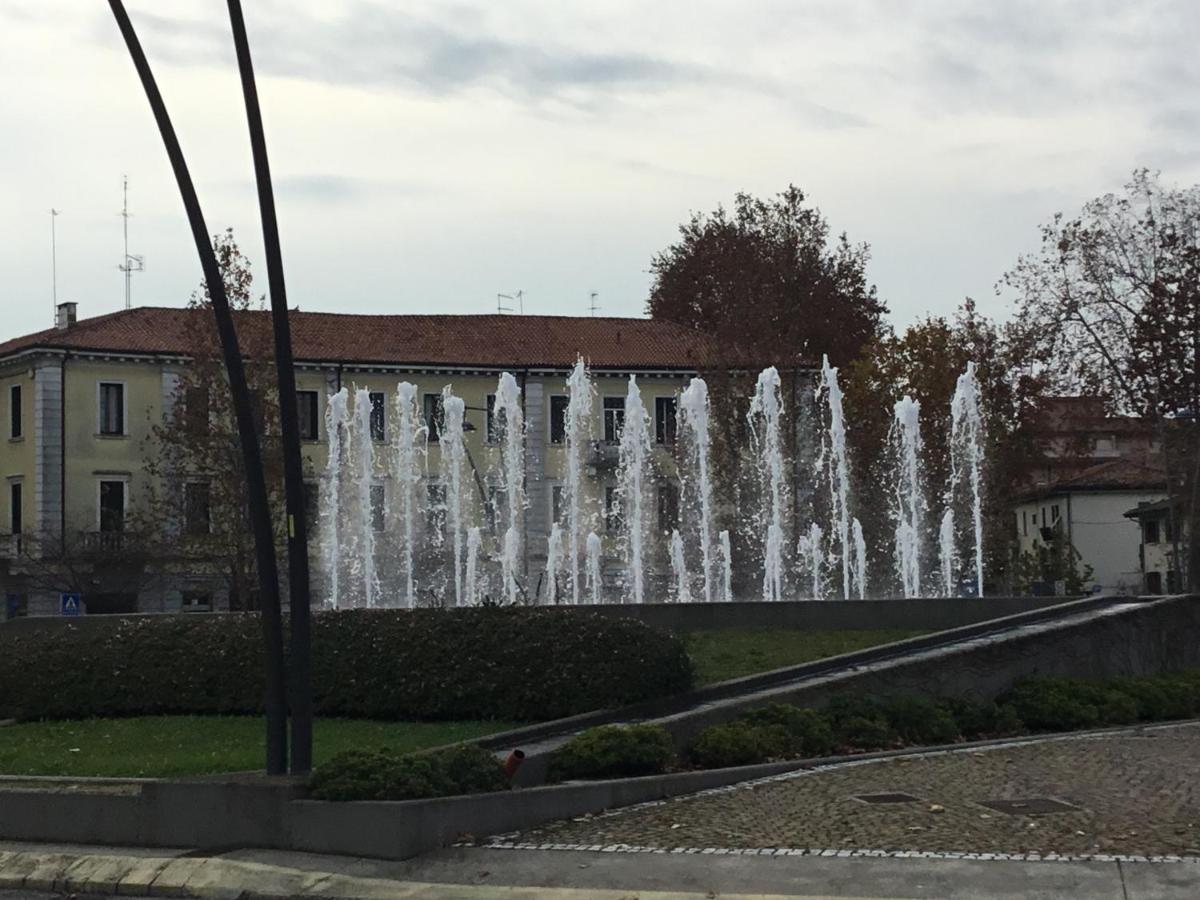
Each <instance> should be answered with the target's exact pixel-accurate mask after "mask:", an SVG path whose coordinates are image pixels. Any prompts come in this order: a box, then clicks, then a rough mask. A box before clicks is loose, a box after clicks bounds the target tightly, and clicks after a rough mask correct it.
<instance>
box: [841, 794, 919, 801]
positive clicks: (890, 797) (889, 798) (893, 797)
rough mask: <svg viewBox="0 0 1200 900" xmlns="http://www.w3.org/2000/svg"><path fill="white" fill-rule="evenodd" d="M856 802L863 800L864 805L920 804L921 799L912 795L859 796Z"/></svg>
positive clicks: (856, 797) (856, 796)
mask: <svg viewBox="0 0 1200 900" xmlns="http://www.w3.org/2000/svg"><path fill="white" fill-rule="evenodd" d="M854 799H855V800H861V801H862V802H863V803H920V802H921V801H920V799H919V798H917V797H914V796H913V795H912V794H900V793H891V794H857V795H855V797H854Z"/></svg>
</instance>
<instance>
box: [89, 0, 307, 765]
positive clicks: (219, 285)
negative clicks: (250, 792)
mask: <svg viewBox="0 0 1200 900" xmlns="http://www.w3.org/2000/svg"><path fill="white" fill-rule="evenodd" d="M108 5H109V6H110V7H111V8H112V12H113V17H114V18H115V19H116V20H117V27H118V28H120V29H121V36H122V37H123V38H124V39H125V46H126V47H128V48H129V55H130V57H132V59H133V65H134V67H135V68H136V69H137V73H138V77H139V78H140V79H141V82H142V88H143V89H144V90H145V92H146V99H147V100H148V101H149V102H150V108H151V110H153V112H154V120H155V122H157V123H158V131H159V133H160V134H161V135H162V140H163V145H164V147H165V148H166V151H167V156H168V158H169V159H170V160H171V169H172V170H173V171H174V173H175V181H176V183H177V184H178V185H179V194H180V197H181V199H182V200H183V207H184V209H185V210H186V211H187V217H188V224H189V225H190V226H191V229H192V239H193V240H194V241H195V243H196V253H197V254H198V255H199V257H200V267H201V269H203V271H204V281H205V283H206V285H207V286H208V293H209V297H210V298H211V299H212V307H213V315H214V316H215V317H216V320H217V334H218V335H219V337H220V339H221V350H222V352H223V354H224V356H225V371H226V373H227V374H228V376H229V390H230V393H231V394H232V399H233V410H234V416H235V417H236V419H237V428H238V437H239V438H240V443H241V445H242V460H243V462H244V464H245V467H246V492H247V498H246V499H247V505H248V506H249V508H250V525H251V529H252V530H253V533H254V549H255V559H256V562H257V565H258V583H259V591H260V594H261V601H262V623H263V639H264V644H265V650H266V653H265V658H266V695H265V697H264V706H265V709H266V719H267V773H268V774H271V775H282V774H284V773H286V772H287V703H286V693H285V690H284V676H283V627H282V622H281V616H280V609H279V573H278V571H277V570H276V567H275V541H274V533H273V529H272V527H271V510H270V505H269V502H268V499H267V486H266V480H265V478H264V476H263V467H262V451H261V450H260V448H259V443H258V432H257V431H256V430H255V423H254V413H253V411H252V409H251V406H250V392H249V389H248V388H247V386H246V370H245V367H244V366H243V364H242V354H241V350H240V348H239V346H238V338H237V330H236V328H235V327H234V324H233V314H232V313H231V312H230V310H229V300H228V298H227V297H226V296H225V283H224V281H223V280H222V279H221V269H220V267H219V266H218V265H217V258H216V255H215V254H214V253H213V248H212V243H211V241H210V238H209V234H208V226H207V225H206V224H205V222H204V214H203V213H202V212H201V209H200V201H199V199H198V198H197V197H196V188H195V186H194V185H193V184H192V176H191V174H190V173H189V172H188V168H187V163H186V161H185V160H184V158H183V150H182V149H181V148H180V146H179V138H178V137H176V135H175V129H174V127H173V126H172V125H171V118H170V116H169V115H168V114H167V107H166V104H164V103H163V99H162V94H161V93H159V90H158V85H157V84H156V83H155V81H154V73H153V72H151V71H150V64H149V63H148V62H147V61H146V54H145V53H144V52H143V51H142V45H141V43H140V42H139V41H138V38H137V33H136V32H135V31H134V30H133V24H132V23H131V22H130V21H129V15H128V13H126V12H125V6H124V4H123V3H122V2H121V0H108Z"/></svg>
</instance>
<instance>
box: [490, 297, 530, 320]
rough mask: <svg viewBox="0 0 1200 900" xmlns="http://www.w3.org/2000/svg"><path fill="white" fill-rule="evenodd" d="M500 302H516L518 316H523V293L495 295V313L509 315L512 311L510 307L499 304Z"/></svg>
mask: <svg viewBox="0 0 1200 900" xmlns="http://www.w3.org/2000/svg"><path fill="white" fill-rule="evenodd" d="M501 300H507V301H509V302H510V303H511V302H512V301H514V300H515V301H517V309H518V310H519V311H520V315H522V316H523V315H525V292H524V291H517V292H516V293H515V294H497V295H496V312H497V313H510V312H512V311H513V310H512V307H511V306H504V305H502V304H501V302H500V301H501Z"/></svg>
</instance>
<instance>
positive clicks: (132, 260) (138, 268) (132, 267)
mask: <svg viewBox="0 0 1200 900" xmlns="http://www.w3.org/2000/svg"><path fill="white" fill-rule="evenodd" d="M121 218H122V219H123V220H124V226H125V261H124V262H123V263H121V265H119V266H117V268H118V269H120V270H121V271H122V272H124V273H125V308H126V309H131V308H132V307H133V300H132V298H131V296H130V286H131V281H132V278H133V273H134V272H144V271H146V257H144V256H134V255H133V254H131V253H130V252H129V176H128V175H122V176H121ZM56 308H57V305H56Z"/></svg>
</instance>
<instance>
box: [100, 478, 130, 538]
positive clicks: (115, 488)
mask: <svg viewBox="0 0 1200 900" xmlns="http://www.w3.org/2000/svg"><path fill="white" fill-rule="evenodd" d="M100 530H101V531H105V532H110V533H111V532H120V531H124V530H125V482H124V481H101V482H100Z"/></svg>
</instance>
